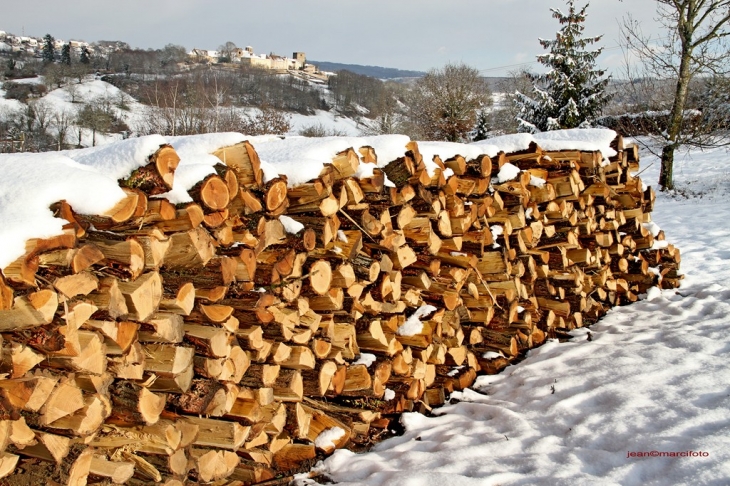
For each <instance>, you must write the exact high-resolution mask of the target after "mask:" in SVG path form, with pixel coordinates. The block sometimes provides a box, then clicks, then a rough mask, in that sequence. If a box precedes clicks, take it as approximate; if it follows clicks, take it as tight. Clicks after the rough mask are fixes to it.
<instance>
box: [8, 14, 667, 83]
mask: <svg viewBox="0 0 730 486" xmlns="http://www.w3.org/2000/svg"><path fill="white" fill-rule="evenodd" d="M74 3H75V5H74V7H75V8H73V9H69V8H67V7H66V6H65V5H63V4H59V3H58V2H51V1H49V0H38V1H37V2H36V3H34V8H33V9H32V10H29V9H28V8H27V7H26V6H25V5H19V4H15V3H13V4H11V5H8V6H7V7H5V8H4V12H3V14H4V15H3V17H4V19H3V24H4V25H3V26H1V27H0V28H3V29H5V31H6V32H8V33H12V34H14V35H26V36H33V37H43V36H44V35H45V34H47V33H49V34H51V35H52V36H53V37H54V38H60V39H64V40H84V41H86V42H89V43H93V42H98V41H100V40H110V39H111V40H119V41H122V42H126V43H127V44H129V45H130V47H133V48H140V49H160V48H162V47H164V46H165V45H167V44H175V45H182V46H183V47H185V49H186V51H188V52H189V51H190V50H192V49H193V48H200V49H207V50H216V49H218V47H219V46H220V45H223V44H225V43H226V42H228V41H232V42H234V43H235V44H236V45H238V46H241V47H243V46H246V45H251V46H253V47H254V50H255V51H256V52H257V53H268V52H276V53H282V52H283V53H286V54H284V55H287V56H288V55H289V54H290V53H291V52H294V51H300V52H305V53H306V54H307V57H308V58H312V59H321V60H324V62H334V63H342V64H357V65H361V66H377V67H390V68H393V69H401V70H410V71H421V72H426V71H428V70H430V69H433V68H439V67H441V66H443V65H445V64H447V63H459V62H463V63H465V64H467V65H470V66H472V67H474V68H476V69H478V70H479V71H480V72H481V73H482V74H485V75H488V76H489V77H503V76H505V75H508V73H509V72H510V71H514V70H518V69H520V68H523V67H531V66H534V69H535V70H536V71H537V70H539V69H538V68H540V67H541V65H540V64H539V63H538V62H537V60H536V56H537V55H539V54H543V53H544V52H545V51H544V50H543V49H542V47H540V45H539V43H538V38H552V37H553V36H554V33H555V32H556V31H557V30H558V29H559V27H560V26H559V24H558V22H557V21H556V20H555V19H554V18H553V17H552V16H551V12H550V10H549V5H550V4H551V5H554V6H555V5H557V6H558V8H561V10H566V8H565V2H563V1H557V0H556V1H555V2H550V4H548V3H547V2H545V1H544V0H494V1H492V2H490V4H489V5H485V4H484V2H481V1H479V0H458V1H457V2H456V3H455V4H451V5H444V4H442V3H441V2H436V1H434V0H423V1H420V2H415V0H402V1H401V2H398V3H394V2H387V1H384V0H372V1H371V2H369V3H368V8H364V5H360V4H357V3H353V4H350V3H348V4H342V2H335V1H334V0H311V1H310V2H307V3H306V4H305V3H303V2H298V1H296V0H279V1H278V2H273V3H272V4H267V5H261V4H258V3H255V2H251V1H250V0H244V1H242V2H241V1H239V2H231V1H230V0H218V1H217V2H215V3H213V4H208V3H204V2H201V1H200V0H182V1H179V2H176V3H173V2H171V1H170V0H165V1H162V2H159V3H158V2H155V3H154V4H152V5H150V3H149V2H142V1H140V0H130V1H129V2H127V3H126V4H125V5H124V6H123V7H120V8H116V9H114V10H113V11H112V12H111V13H110V11H109V9H102V8H99V5H98V2H91V1H90V0H77V1H76V2H74ZM582 5H583V2H579V3H578V4H577V6H578V7H581V6H582ZM655 5H656V1H655V0H634V1H632V5H631V7H630V8H629V6H628V5H627V4H626V3H623V2H620V1H619V0H598V1H596V0H594V2H593V4H591V5H590V6H589V7H588V9H587V19H586V23H585V27H586V29H585V36H586V37H591V36H596V35H603V39H602V40H601V42H600V43H599V44H598V45H597V46H598V47H603V48H604V53H603V54H602V55H601V57H600V58H599V61H598V62H599V65H600V66H601V67H604V68H606V69H608V70H609V72H616V71H617V70H620V69H621V67H622V65H623V57H624V56H623V54H622V52H621V50H620V45H619V44H620V41H618V40H617V39H618V36H619V28H618V24H619V22H620V21H621V19H622V18H624V17H625V16H626V15H629V14H630V15H632V16H633V17H634V18H635V19H637V20H638V21H639V22H641V23H642V26H643V28H644V29H645V32H646V33H647V34H656V33H657V32H658V31H659V29H658V28H657V26H656V25H655V22H653V20H652V18H653V16H654V15H655ZM222 13H225V15H222ZM371 25H372V26H374V27H372V28H371V27H369V26H371ZM601 30H602V31H603V32H601ZM526 33H527V34H526ZM257 46H258V47H257ZM393 46H397V47H393ZM505 46H509V47H508V48H505Z"/></svg>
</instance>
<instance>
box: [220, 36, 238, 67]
mask: <svg viewBox="0 0 730 486" xmlns="http://www.w3.org/2000/svg"><path fill="white" fill-rule="evenodd" d="M236 49H238V47H237V46H236V44H235V43H233V42H231V41H228V42H226V43H225V44H223V45H221V46H219V47H218V62H231V61H232V60H233V55H234V53H235V52H236Z"/></svg>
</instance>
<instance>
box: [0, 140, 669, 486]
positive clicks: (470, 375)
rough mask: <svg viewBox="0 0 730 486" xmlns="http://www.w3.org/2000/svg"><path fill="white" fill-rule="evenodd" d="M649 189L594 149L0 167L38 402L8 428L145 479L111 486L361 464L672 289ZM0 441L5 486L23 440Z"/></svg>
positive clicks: (108, 158) (159, 150)
mask: <svg viewBox="0 0 730 486" xmlns="http://www.w3.org/2000/svg"><path fill="white" fill-rule="evenodd" d="M541 137H542V138H541ZM541 144H542V145H541ZM543 145H544V146H546V147H549V149H547V148H544V147H543ZM606 154H612V155H606ZM638 165H639V160H638V152H637V151H636V150H635V149H633V148H627V147H624V144H623V140H622V139H621V138H620V137H616V134H615V133H613V132H610V131H606V130H595V131H566V132H560V133H556V134H547V135H544V134H540V135H537V136H532V135H529V136H525V135H514V136H508V137H500V138H498V139H493V140H491V141H486V142H484V143H480V144H469V145H460V144H452V143H435V142H422V143H418V142H415V141H411V140H409V139H408V138H407V137H404V136H400V135H388V136H380V137H329V138H323V139H308V138H302V137H291V138H280V137H247V136H244V135H241V134H236V133H222V134H208V135H199V136H191V137H175V138H164V137H160V136H150V137H144V138H139V139H132V140H126V141H123V142H119V143H114V144H110V145H107V146H102V147H97V148H93V149H88V150H81V151H69V152H64V153H61V154H58V153H51V154H28V155H8V156H0V171H2V173H3V174H4V175H5V177H4V178H3V179H2V180H0V203H1V204H0V269H2V278H1V279H0V335H1V336H2V342H3V343H6V344H7V346H5V345H4V347H3V353H4V354H3V366H4V368H3V371H4V373H5V375H4V376H5V377H6V378H2V379H4V380H10V381H9V383H7V384H5V383H3V386H0V393H5V391H4V390H9V389H12V390H14V389H15V388H14V387H32V388H33V390H35V392H34V394H33V395H32V396H33V397H34V398H33V401H32V403H31V402H28V401H27V400H26V401H24V400H25V399H24V398H23V397H31V394H30V393H27V390H26V389H25V388H22V390H25V391H23V393H20V394H19V395H18V396H17V398H15V397H16V395H13V397H14V398H13V399H12V400H9V401H8V405H7V406H8V407H10V408H9V409H8V410H5V413H6V416H7V417H9V418H8V420H14V421H17V420H18V419H15V418H13V417H16V416H18V417H19V416H20V415H18V414H19V413H20V410H27V409H30V410H32V411H33V413H38V414H39V415H40V418H39V419H38V421H37V422H35V421H34V422H33V425H34V426H35V424H36V423H39V424H45V425H43V426H41V428H42V431H43V433H49V434H53V436H54V437H55V438H54V439H53V440H55V441H61V442H63V441H65V440H68V439H69V438H71V437H86V438H87V439H88V441H87V443H88V444H89V445H90V446H92V447H97V446H99V447H102V446H100V445H99V444H107V445H108V447H106V446H104V447H106V449H105V451H106V453H108V455H109V457H117V455H119V454H127V455H128V454H136V455H138V456H139V459H140V461H134V462H133V461H131V460H130V461H127V462H126V463H125V464H126V465H124V464H122V463H116V462H109V461H107V462H108V463H107V462H105V463H104V467H106V468H110V469H115V468H126V469H124V470H119V471H116V473H118V474H119V475H120V476H121V475H122V474H123V473H124V474H127V473H130V471H131V470H130V469H129V468H130V467H132V469H133V468H134V467H137V466H136V465H138V464H153V463H154V464H155V465H160V466H159V467H161V468H162V469H161V471H160V472H159V473H160V477H162V478H163V479H167V477H168V476H170V477H172V476H185V475H187V474H188V473H189V472H190V471H191V470H194V471H195V472H194V473H192V474H193V476H192V477H194V478H196V479H203V480H204V481H206V482H213V481H218V480H222V479H224V478H231V479H234V478H258V479H257V480H266V479H271V478H273V477H274V476H276V474H279V473H282V472H285V471H288V470H291V469H296V468H297V467H298V466H299V464H300V463H301V462H302V461H308V460H311V459H314V458H315V457H316V456H317V454H318V451H324V452H325V453H330V452H332V451H333V449H335V448H341V447H354V446H355V445H356V444H366V443H369V442H371V441H372V440H374V439H375V438H377V437H379V436H380V435H382V431H383V430H385V429H388V428H390V427H391V420H394V419H397V417H399V416H400V414H401V413H403V412H413V411H427V410H432V409H433V408H435V407H438V406H440V405H443V404H444V403H445V401H446V398H447V395H449V394H451V393H453V392H455V391H459V390H463V389H465V388H467V387H469V386H470V385H472V384H473V383H474V381H475V380H476V377H477V373H495V372H498V371H499V370H501V369H503V368H504V367H506V366H507V365H509V364H510V363H514V362H516V361H517V360H518V359H519V358H520V357H521V356H523V355H524V353H526V352H527V351H528V350H529V349H531V348H535V347H537V346H540V345H541V344H543V343H545V342H547V341H548V340H549V339H551V338H555V337H559V336H563V335H564V334H565V333H566V332H568V331H570V330H572V329H578V328H582V327H584V326H585V325H588V324H592V323H594V322H595V321H597V320H598V319H599V318H600V317H602V316H603V315H604V314H606V313H607V312H608V310H609V309H611V308H613V307H615V306H618V305H624V304H629V303H632V302H635V301H637V300H639V299H640V297H641V296H643V295H649V296H651V298H652V299H653V300H652V302H653V301H654V300H656V298H657V296H658V295H659V294H657V292H659V290H658V289H672V288H677V287H678V286H679V283H680V280H681V279H682V275H680V274H679V260H680V258H679V250H678V249H677V248H675V247H674V246H673V245H671V244H670V243H669V242H667V241H666V239H665V235H664V232H663V231H662V230H661V228H659V226H658V225H656V224H654V223H653V222H652V219H651V212H652V210H653V209H654V202H655V197H656V196H655V194H654V193H653V191H651V190H650V189H646V188H645V187H644V184H643V182H642V181H641V179H640V178H639V177H638V176H636V175H635V174H636V173H638V171H639V166H638ZM6 350H7V352H5V351H6ZM38 367H42V368H52V369H53V370H54V371H53V372H52V373H50V374H47V373H46V374H44V373H43V372H42V371H39V368H38ZM90 375H93V376H100V377H105V379H104V380H103V381H104V382H105V383H107V382H108V383H109V385H108V386H106V385H105V386H103V387H96V386H89V385H88V378H87V377H88V376H90ZM59 377H62V378H63V379H59ZM107 378H108V380H107ZM12 380H21V381H18V382H17V383H16V382H15V381H12ZM49 380H50V381H49ZM54 380H56V381H54ZM59 380H60V381H59ZM94 382H95V381H94ZM36 392H37V395H36V394H35V393H36ZM3 396H4V395H3ZM0 398H1V397H0ZM64 401H68V403H70V405H69V407H68V408H62V409H59V407H58V403H61V402H64ZM47 402H48V403H47ZM3 403H5V402H3ZM49 403H50V405H49ZM44 404H45V405H44ZM171 416H174V417H176V419H175V420H174V421H173V420H170V419H169V417H171ZM406 420H408V418H406ZM416 421H417V420H416ZM105 424H106V425H113V427H111V426H109V427H107V426H105ZM244 424H249V425H244ZM46 425H47V426H48V427H47V428H46ZM417 425H418V424H416V426H417ZM12 428H13V431H14V432H13V434H11V436H10V438H9V439H6V442H7V441H10V442H12V448H10V449H8V450H9V451H11V456H12V457H8V456H6V460H8V461H10V462H9V463H7V464H9V465H8V466H6V467H3V468H0V470H2V471H7V472H8V473H9V472H11V471H12V470H13V469H14V468H15V464H16V463H18V461H21V463H20V464H21V466H20V467H21V468H24V467H26V464H25V463H24V462H22V461H26V460H30V459H29V458H28V456H29V454H28V451H27V450H25V449H24V446H26V445H28V444H27V443H26V442H27V440H26V439H25V437H34V435H33V434H34V433H33V432H32V430H31V431H30V432H28V431H27V430H26V428H27V424H26V423H25V422H24V421H23V422H22V423H17V424H13V426H12ZM16 429H17V430H16ZM192 431H198V433H197V434H196V433H193V432H192ZM56 436H58V437H56ZM181 437H187V439H184V440H187V441H188V442H187V443H186V444H187V445H181V442H180V441H183V439H181ZM150 443H154V444H158V443H159V448H158V449H154V450H153V451H150V449H149V444H150ZM156 447H157V446H156ZM107 449H108V450H107ZM94 450H96V449H94ZM168 452H169V454H170V455H171V457H170V458H169V460H168V459H167V458H165V459H164V460H160V457H158V456H159V455H160V454H162V456H164V455H165V454H168ZM30 455H31V456H32V454H30ZM151 455H154V457H151ZM33 457H35V456H33ZM53 457H54V459H55V460H56V462H60V463H61V464H62V466H63V467H61V468H59V470H63V471H68V470H70V469H73V470H75V471H77V473H78V474H81V475H82V476H83V475H85V474H86V473H87V472H85V470H84V467H86V466H84V464H87V463H86V462H83V461H82V462H81V463H80V464H79V463H78V461H80V459H78V457H77V455H75V454H74V455H68V457H67V456H66V454H64V452H63V451H56V454H55V455H53ZM125 457H126V456H125ZM241 457H243V458H244V459H245V461H242V460H241ZM141 461H146V462H141ZM129 465H131V466H129ZM72 466H73V468H72ZM87 466H88V464H87ZM149 467H152V466H149ZM168 468H169V469H168ZM0 475H1V474H0ZM54 480H55V479H54ZM245 480H246V481H248V479H245Z"/></svg>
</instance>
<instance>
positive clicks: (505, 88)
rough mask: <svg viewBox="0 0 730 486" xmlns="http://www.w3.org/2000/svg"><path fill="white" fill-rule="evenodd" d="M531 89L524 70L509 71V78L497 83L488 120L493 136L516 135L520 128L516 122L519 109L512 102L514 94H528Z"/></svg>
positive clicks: (526, 72) (528, 75) (528, 73)
mask: <svg viewBox="0 0 730 486" xmlns="http://www.w3.org/2000/svg"><path fill="white" fill-rule="evenodd" d="M531 89H532V80H531V73H530V72H529V71H526V70H520V71H511V72H510V73H509V77H507V78H505V79H503V80H501V81H500V82H499V84H498V85H497V88H496V90H495V91H497V92H498V93H497V94H495V97H494V98H495V99H494V106H493V108H492V110H491V112H490V120H489V124H490V126H491V127H492V130H493V132H494V134H495V135H500V134H506V133H517V131H518V130H519V127H520V123H519V121H518V120H517V116H518V115H519V113H520V108H519V106H518V105H517V104H516V103H515V102H514V100H515V97H516V96H517V95H516V93H529V92H530V90H531Z"/></svg>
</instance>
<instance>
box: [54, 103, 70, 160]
mask: <svg viewBox="0 0 730 486" xmlns="http://www.w3.org/2000/svg"><path fill="white" fill-rule="evenodd" d="M73 120H74V115H73V114H71V113H69V112H68V111H67V110H62V111H56V112H55V113H54V114H53V125H54V127H55V129H56V142H57V143H58V150H63V148H64V147H65V145H66V136H67V135H68V132H69V129H70V128H71V123H72V122H73Z"/></svg>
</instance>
